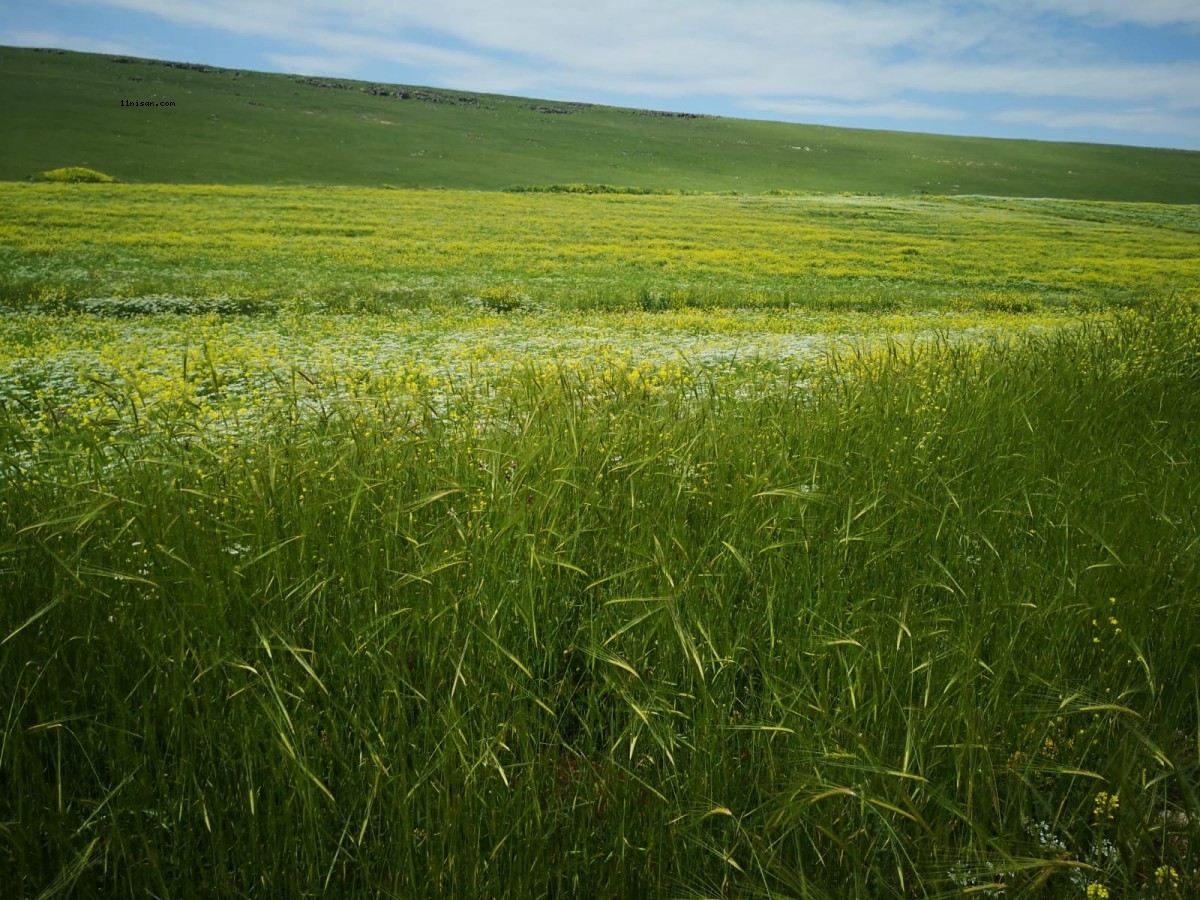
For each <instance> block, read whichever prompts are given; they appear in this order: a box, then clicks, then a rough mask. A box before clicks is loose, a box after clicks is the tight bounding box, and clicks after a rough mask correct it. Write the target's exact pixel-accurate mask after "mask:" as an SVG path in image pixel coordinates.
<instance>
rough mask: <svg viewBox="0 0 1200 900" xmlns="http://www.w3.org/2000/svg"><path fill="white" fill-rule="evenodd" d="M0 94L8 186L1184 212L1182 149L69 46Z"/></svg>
mask: <svg viewBox="0 0 1200 900" xmlns="http://www.w3.org/2000/svg"><path fill="white" fill-rule="evenodd" d="M0 96H3V97H4V101H3V103H4V119H5V124H6V125H7V126H8V127H7V128H6V134H5V141H4V145H3V149H2V150H0V178H3V179H9V180H25V179H27V178H29V177H30V176H31V175H32V174H34V173H36V172H40V171H43V170H45V169H48V168H53V167H57V166H68V165H83V166H90V167H93V168H97V169H100V170H103V171H105V172H110V173H112V174H113V175H114V176H116V177H117V178H119V179H120V180H121V181H124V182H159V183H209V184H213V183H219V184H343V185H364V186H374V187H379V186H382V185H395V186H398V187H447V188H467V189H483V190H501V189H503V188H506V187H509V186H511V185H545V184H562V185H569V184H580V183H587V184H609V185H619V186H627V187H636V188H653V189H659V190H689V191H737V192H740V193H761V192H763V191H769V190H790V191H799V192H837V191H855V192H859V193H863V192H877V193H884V194H890V195H912V194H987V195H1001V196H1035V197H1064V198H1078V199H1093V200H1126V201H1155V202H1164V203H1197V202H1200V154H1197V153H1192V152H1184V151H1171V150H1148V149H1137V148H1130V147H1113V146H1102V145H1084V144H1055V143H1041V142H1033V141H1001V140H986V139H974V138H956V137H938V136H933V135H920V134H906V133H900V132H884V131H862V130H854V129H845V128H824V127H815V126H805V125H791V124H783V123H777V122H758V121H749V120H740V119H725V118H704V117H701V118H696V117H679V116H672V115H669V114H661V113H659V114H655V113H649V112H647V111H645V110H630V109H617V108H611V107H601V106H588V105H584V104H564V103H554V102H549V101H538V100H529V99H522V98H518V97H503V96H495V95H486V94H468V93H464V92H461V91H447V90H435V89H432V88H417V87H399V86H396V85H376V84H368V83H364V82H354V81H346V80H339V79H312V78H300V77H297V76H286V75H268V74H263V73H257V72H245V71H235V70H229V69H217V68H212V67H208V66H202V65H186V64H181V63H162V62H155V61H152V60H138V59H129V58H124V57H108V56H99V55H90V54H80V53H64V52H53V51H52V52H38V51H34V50H23V49H15V48H8V47H6V48H0ZM122 101H142V102H150V103H159V102H171V103H174V104H175V105H174V106H171V107H158V106H130V107H124V106H122V105H121V103H122Z"/></svg>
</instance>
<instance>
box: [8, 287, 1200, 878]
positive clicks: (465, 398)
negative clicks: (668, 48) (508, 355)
mask: <svg viewBox="0 0 1200 900" xmlns="http://www.w3.org/2000/svg"><path fill="white" fill-rule="evenodd" d="M179 363H180V365H181V366H182V367H184V368H189V363H188V360H187V357H186V355H181V357H180V359H179ZM190 367H191V368H194V370H195V379H196V381H197V384H198V386H199V387H201V388H204V385H205V383H207V388H204V389H205V390H207V391H208V392H216V393H221V392H223V391H229V392H230V393H231V394H232V395H233V396H232V397H231V401H232V402H233V403H234V404H235V405H236V404H238V403H241V404H246V403H251V404H252V403H253V402H254V401H253V400H252V399H250V398H248V397H247V395H245V394H241V393H239V388H237V386H236V384H228V385H227V384H226V383H225V382H224V381H223V379H222V377H221V376H220V374H219V373H218V372H217V371H216V370H212V369H209V368H208V367H206V365H205V363H204V361H203V356H202V355H197V356H195V357H193V359H192V361H191V363H190ZM303 376H304V373H303V371H302V370H296V371H295V372H294V374H293V375H292V376H291V381H290V382H289V380H288V379H287V377H286V375H285V376H284V380H283V382H282V384H283V386H284V387H286V385H287V384H289V383H293V384H297V385H299V386H300V388H303V386H304V377H303ZM325 387H326V388H328V387H329V385H326V386H325ZM300 388H298V389H296V391H295V393H294V395H293V396H294V401H293V403H292V405H291V407H290V411H286V410H285V412H286V414H283V415H272V416H270V417H267V418H261V419H256V418H254V417H253V415H252V414H251V415H250V416H249V417H248V415H247V412H246V411H245V410H243V411H242V412H241V414H240V417H239V416H238V414H236V413H231V414H230V415H229V416H228V417H226V418H224V419H222V420H220V421H218V422H215V423H213V425H212V426H210V427H207V428H196V427H190V426H188V425H187V424H186V423H185V422H182V421H180V422H179V424H176V425H172V421H173V420H171V419H170V418H156V417H155V415H154V413H153V411H152V410H148V409H146V408H144V407H143V406H142V405H141V403H140V401H139V398H138V396H137V395H136V394H135V393H133V392H130V393H128V394H126V395H124V396H123V397H122V396H115V397H114V402H115V404H116V406H117V408H118V409H119V411H120V412H119V415H118V416H117V417H115V418H114V419H111V420H108V421H104V422H98V423H94V424H93V425H90V426H87V427H82V428H81V427H80V426H78V425H77V424H75V425H73V424H71V423H69V422H67V421H66V420H64V419H62V418H60V419H58V420H57V421H55V420H50V421H49V422H48V423H47V424H46V426H45V428H44V429H39V431H38V432H31V431H30V430H29V429H28V427H27V426H26V425H24V424H22V422H23V416H24V415H25V413H24V412H23V411H22V409H21V408H20V407H19V406H17V407H13V406H6V408H5V409H6V418H5V421H4V424H3V428H2V430H0V448H2V450H0V453H2V456H0V460H2V464H3V466H4V472H5V476H4V480H3V483H2V485H0V517H2V521H3V529H2V533H3V534H4V535H5V538H4V543H3V547H2V548H0V566H2V567H3V572H4V579H3V582H2V583H3V596H2V598H0V600H2V602H0V610H2V611H0V633H2V635H3V636H2V637H0V640H2V641H3V643H2V644H0V673H2V674H0V677H3V680H4V683H5V684H7V685H9V686H10V687H9V692H10V693H9V702H8V703H7V704H6V706H7V711H6V713H5V716H4V718H3V731H2V734H0V772H2V773H3V784H4V786H5V790H4V795H3V803H4V813H3V820H4V822H5V827H4V829H3V831H2V832H0V840H3V842H4V852H3V853H2V854H0V877H3V882H4V883H5V884H6V885H8V886H9V889H10V890H13V891H15V893H16V894H17V895H30V896H31V895H34V894H36V893H38V892H39V891H41V890H43V889H44V888H46V887H47V886H48V885H51V884H53V885H55V886H57V887H58V888H59V889H62V890H70V889H73V890H74V891H75V892H78V893H91V892H96V891H99V892H101V893H104V894H107V895H126V894H129V895H134V894H137V895H141V894H143V893H145V892H152V893H155V894H157V895H160V896H168V895H169V896H212V895H214V894H220V895H227V896H229V895H233V896H245V895H253V894H261V893H263V892H266V893H271V894H278V895H288V896H299V895H308V894H313V893H319V892H323V891H333V892H335V893H339V894H351V893H364V894H376V893H384V894H392V895H396V896H446V895H457V896H464V895H471V896H514V897H517V896H521V897H527V896H543V895H547V894H573V895H593V894H605V895H619V896H664V897H666V896H679V895H680V894H684V895H692V894H694V895H696V896H714V895H718V894H720V895H726V896H764V895H768V894H769V895H774V896H813V897H821V896H899V895H910V894H917V895H925V894H937V893H941V892H959V891H961V890H963V889H965V888H969V887H974V888H977V889H982V888H984V886H988V885H990V886H992V887H995V888H1000V887H1004V888H1005V889H1006V891H1007V893H1006V895H1007V896H1038V897H1055V896H1063V897H1079V896H1083V891H1084V889H1085V888H1086V887H1087V886H1088V885H1091V884H1096V885H1103V886H1105V887H1106V888H1107V889H1108V890H1110V891H1112V893H1113V895H1114V896H1135V895H1138V896H1146V897H1173V896H1184V895H1187V894H1190V893H1193V892H1194V891H1195V890H1197V888H1200V884H1197V882H1196V880H1195V875H1194V872H1195V869H1196V865H1197V860H1196V857H1195V854H1196V848H1197V847H1200V844H1198V843H1197V838H1198V837H1200V833H1198V830H1200V829H1198V826H1197V822H1200V801H1198V800H1197V796H1196V792H1195V778H1196V766H1197V750H1196V746H1197V744H1196V741H1197V723H1196V709H1197V706H1198V704H1200V682H1197V677H1196V672H1197V670H1196V667H1195V662H1194V654H1195V646H1196V635H1197V634H1198V633H1200V621H1198V620H1197V616H1198V615H1200V613H1198V607H1197V606H1196V604H1195V602H1194V600H1195V585H1196V584H1197V579H1198V577H1200V571H1198V560H1197V556H1196V553H1195V547H1196V545H1197V540H1198V539H1200V519H1198V518H1197V513H1196V510H1197V509H1200V474H1198V473H1200V467H1198V466H1197V464H1196V463H1197V461H1196V459H1195V454H1196V446H1197V445H1196V440H1195V437H1196V428H1197V422H1198V421H1200V405H1198V401H1197V398H1198V397H1200V329H1198V328H1197V319H1196V310H1195V309H1194V308H1192V307H1190V306H1186V305H1184V306H1179V305H1175V306H1159V307H1157V308H1154V309H1147V310H1145V311H1143V312H1138V313H1125V314H1120V315H1118V316H1117V317H1116V318H1115V319H1114V320H1112V322H1111V323H1110V324H1108V325H1095V326H1086V325H1085V326H1080V327H1077V328H1074V329H1068V330H1059V331H1050V332H1045V333H1041V334H1030V335H1028V336H1026V337H1023V338H1008V339H1003V340H997V341H993V342H991V343H980V342H978V341H975V342H964V341H957V340H948V339H946V340H938V341H935V342H933V343H922V344H917V345H913V346H906V345H903V344H898V343H895V342H885V343H876V344H872V345H868V346H867V347H865V348H864V349H863V350H862V351H861V352H859V353H857V354H855V353H849V354H846V353H843V354H841V355H839V356H837V357H835V358H832V359H830V360H828V361H820V360H812V361H810V362H809V363H807V364H800V365H797V364H794V363H781V362H778V361H771V360H762V361H761V362H760V363H753V362H746V363H745V364H744V365H743V366H742V367H740V368H739V369H738V370H736V371H733V372H730V373H727V374H726V375H723V376H719V377H718V376H713V377H708V378H704V379H701V380H698V381H692V382H691V383H685V382H681V383H679V384H678V385H677V386H676V387H671V386H669V385H668V386H665V387H660V388H659V389H655V390H648V389H647V388H645V387H644V386H643V385H642V384H641V382H640V381H639V380H638V379H637V378H636V377H635V376H633V375H631V374H630V373H629V372H628V371H625V372H621V371H620V370H618V369H614V368H612V367H610V366H607V365H605V364H603V363H598V364H597V365H596V366H595V367H594V368H593V369H592V370H591V371H590V372H589V371H587V370H586V367H585V368H584V369H581V370H579V371H578V372H576V373H574V374H571V373H566V372H558V373H557V374H555V373H553V372H550V371H547V370H545V369H542V368H539V367H538V366H537V365H531V366H530V367H528V368H520V369H518V370H515V371H514V372H513V373H512V375H511V377H510V378H508V379H507V380H506V381H504V382H502V383H496V384H493V385H492V386H491V387H489V388H487V389H486V390H483V391H482V392H481V391H480V390H477V389H476V388H475V383H474V382H473V381H472V380H470V379H469V378H461V379H460V380H459V381H457V382H456V383H454V384H452V385H451V386H450V387H449V389H448V390H439V389H437V388H430V387H429V386H428V385H417V386H415V387H414V388H413V393H412V396H414V397H415V398H416V400H417V401H418V402H416V403H411V404H410V403H408V402H400V401H401V400H402V399H403V397H402V396H401V395H403V394H404V393H405V392H404V391H403V390H401V389H400V388H392V389H388V390H383V389H381V388H380V387H379V386H377V385H374V384H373V383H372V382H370V381H366V382H362V381H360V382H357V392H356V393H344V394H341V395H339V394H337V393H335V392H333V391H327V396H326V399H325V402H323V403H321V404H320V405H316V404H313V403H311V402H310V399H311V398H310V395H309V394H307V393H306V392H305V391H304V390H302V389H300ZM118 394H119V391H118ZM422 398H425V399H424V400H422ZM35 435H36V439H37V440H38V441H39V442H40V447H39V449H38V450H37V451H36V453H37V455H36V457H34V456H32V455H31V454H32V453H33V452H34V451H33V450H32V445H31V439H33V438H34V437H35ZM1172 879H1173V880H1172ZM1172 884H1174V885H1176V886H1177V888H1176V891H1175V892H1172V889H1171V887H1170V886H1171V885H1172Z"/></svg>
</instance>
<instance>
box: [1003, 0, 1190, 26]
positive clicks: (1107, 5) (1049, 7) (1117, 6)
mask: <svg viewBox="0 0 1200 900" xmlns="http://www.w3.org/2000/svg"><path fill="white" fill-rule="evenodd" d="M997 5H998V6H1001V7H1002V8H1003V7H1004V6H1007V7H1008V8H1010V9H1011V8H1012V7H1013V6H1014V5H1015V6H1016V7H1018V8H1021V7H1024V8H1027V9H1032V10H1036V11H1038V12H1049V13H1057V14H1059V15H1063V16H1070V17H1071V18H1075V19H1080V20H1083V21H1085V22H1088V23H1090V24H1096V25H1122V24H1129V25H1147V26H1151V27H1156V26H1163V25H1190V26H1193V27H1200V4H1197V3H1196V2H1195V0H1139V2H1136V3H1131V2H1129V0H1017V2H1016V3H1015V4H1014V3H1011V2H1009V3H1006V4H997Z"/></svg>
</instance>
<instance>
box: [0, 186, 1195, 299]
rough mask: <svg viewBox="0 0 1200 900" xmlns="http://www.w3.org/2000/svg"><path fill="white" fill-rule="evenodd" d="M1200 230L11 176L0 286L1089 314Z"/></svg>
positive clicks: (991, 210)
mask: <svg viewBox="0 0 1200 900" xmlns="http://www.w3.org/2000/svg"><path fill="white" fill-rule="evenodd" d="M1197 228H1198V226H1197V212H1196V207H1192V206H1162V205H1156V204H1114V203H1087V204H1085V203H1068V202H1064V201H1055V200H1043V201H1035V200H1023V201H1004V200H996V199H992V198H953V199H950V198H941V199H936V198H926V199H919V200H913V199H905V198H891V197H744V196H743V197H737V196H734V197H728V196H608V195H599V196H589V195H560V194H486V193H478V192H466V191H387V190H370V189H362V188H322V189H306V188H249V187H238V188H233V187H215V186H208V187H186V186H161V185H160V186H135V185H118V186H106V185H83V186H79V185H23V184H4V185H0V272H2V273H3V276H4V277H3V280H2V281H0V300H2V301H3V303H4V305H6V306H9V307H11V308H15V309H20V310H31V309H33V310H36V309H41V310H48V311H55V310H62V309H83V310H89V311H100V312H104V311H107V312H109V313H112V314H129V313H133V312H137V311H144V312H153V311H155V310H165V311H172V310H178V309H179V308H180V303H185V304H186V303H191V304H194V305H195V304H198V305H199V306H200V307H201V308H207V309H212V310H216V311H221V312H226V311H238V310H241V311H261V310H275V309H284V310H300V311H343V312H362V311H376V312H381V311H387V310H391V309H396V308H410V309H412V308H421V309H427V308H438V307H445V306H450V307H458V306H461V305H465V304H469V303H471V302H472V301H480V300H486V298H487V297H488V296H496V295H497V294H498V295H499V296H500V297H501V298H503V297H506V296H507V297H509V298H510V299H511V300H512V301H513V302H514V303H515V305H517V306H519V307H521V308H535V309H536V308H539V307H541V308H548V309H620V310H630V309H632V310H645V311H663V310H672V309H683V308H699V309H712V308H718V307H724V308H746V307H757V308H787V307H799V308H805V309H826V310H831V311H848V310H849V311H853V310H858V311H869V312H878V311H894V310H900V311H909V312H911V311H915V310H918V309H930V308H932V309H951V310H952V309H967V310H977V311H1001V312H1003V311H1008V312H1038V311H1041V310H1056V311H1064V310H1065V311H1074V312H1079V311H1088V310H1094V309H1097V308H1103V307H1106V306H1110V305H1112V304H1129V303H1133V302H1138V301H1140V300H1143V299H1145V298H1147V297H1152V296H1156V295H1161V294H1169V293H1170V292H1172V291H1176V290H1180V289H1183V288H1186V287H1190V286H1194V285H1195V284H1196V282H1197V279H1198V276H1200V268H1198V264H1197V254H1196V245H1197ZM489 292H491V293H490V294H489Z"/></svg>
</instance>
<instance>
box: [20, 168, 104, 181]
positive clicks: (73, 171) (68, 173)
mask: <svg viewBox="0 0 1200 900" xmlns="http://www.w3.org/2000/svg"><path fill="white" fill-rule="evenodd" d="M37 180H38V181H59V182H65V183H69V184H83V183H86V184H112V183H113V181H115V180H116V179H114V178H113V177H112V176H111V175H105V174H104V173H103V172H97V171H96V170H95V169H85V168H83V167H82V166H68V167H67V168H65V169H50V170H49V171H46V172H42V173H41V174H40V175H38V177H37Z"/></svg>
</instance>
